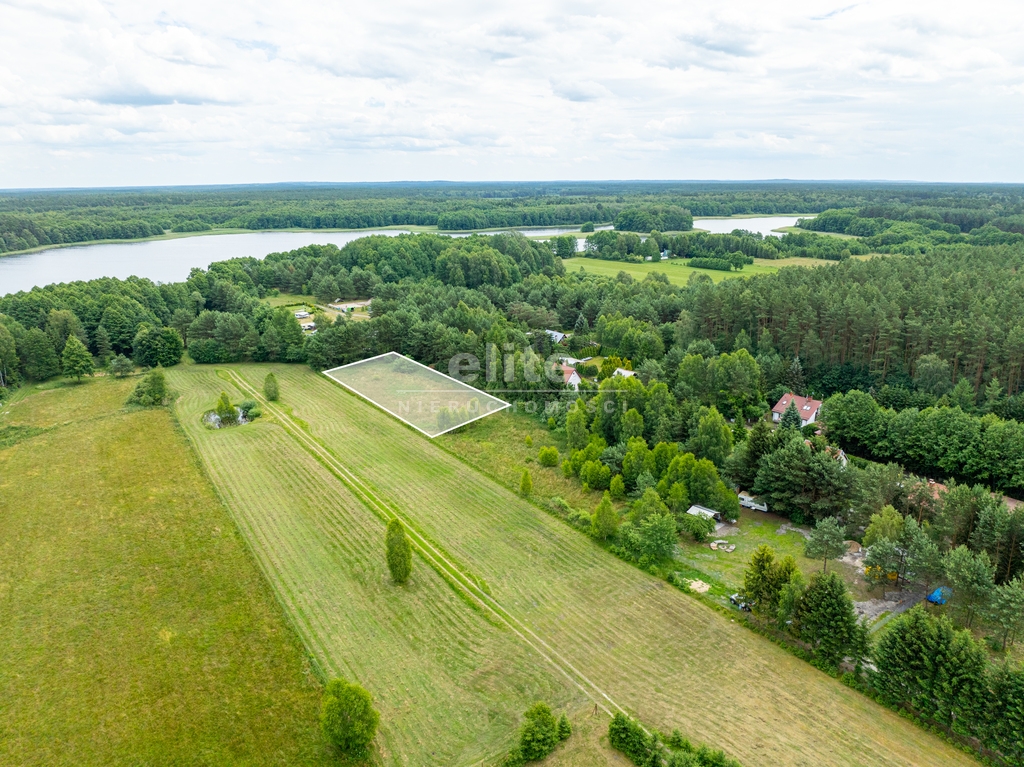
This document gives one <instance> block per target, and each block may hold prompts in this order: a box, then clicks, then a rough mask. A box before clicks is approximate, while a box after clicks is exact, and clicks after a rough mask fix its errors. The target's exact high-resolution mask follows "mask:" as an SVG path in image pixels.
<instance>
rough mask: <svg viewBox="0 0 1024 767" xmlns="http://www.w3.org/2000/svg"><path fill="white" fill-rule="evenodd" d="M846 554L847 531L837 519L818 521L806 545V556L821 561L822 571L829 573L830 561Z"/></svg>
mask: <svg viewBox="0 0 1024 767" xmlns="http://www.w3.org/2000/svg"><path fill="white" fill-rule="evenodd" d="M845 553H846V531H845V530H844V529H843V526H842V525H840V524H839V520H837V519H836V518H835V517H824V518H823V519H819V520H818V524H817V525H815V526H814V529H813V530H812V531H811V535H810V537H809V538H808V539H807V540H806V542H805V543H804V556H805V557H807V558H808V559H820V560H821V561H822V571H823V572H828V561H829V560H830V559H838V558H839V557H841V556H843V554H845Z"/></svg>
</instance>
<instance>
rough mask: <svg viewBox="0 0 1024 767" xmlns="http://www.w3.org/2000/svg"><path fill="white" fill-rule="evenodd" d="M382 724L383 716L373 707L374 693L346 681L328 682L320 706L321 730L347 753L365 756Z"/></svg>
mask: <svg viewBox="0 0 1024 767" xmlns="http://www.w3.org/2000/svg"><path fill="white" fill-rule="evenodd" d="M379 723H380V714H378V713H377V711H376V710H375V709H374V708H373V699H372V698H371V697H370V693H368V692H367V691H366V690H364V689H363V688H362V687H360V686H359V685H358V684H354V683H353V684H350V683H349V682H346V681H345V680H344V679H332V680H331V681H330V682H328V683H327V688H326V689H325V691H324V700H323V704H322V705H321V707H320V729H321V730H322V731H323V733H324V737H325V738H327V740H328V741H330V742H331V743H332V744H334V745H335V746H337V747H338V749H339V750H340V751H341V752H342V753H343V754H345V755H346V756H350V757H355V758H360V757H363V756H365V755H366V752H367V749H368V748H369V746H370V743H371V742H373V738H374V736H375V735H376V734H377V725H378V724H379Z"/></svg>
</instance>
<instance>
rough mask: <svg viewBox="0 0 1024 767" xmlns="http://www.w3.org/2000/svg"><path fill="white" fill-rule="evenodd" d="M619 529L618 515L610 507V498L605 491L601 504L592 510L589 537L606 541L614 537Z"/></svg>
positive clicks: (612, 507)
mask: <svg viewBox="0 0 1024 767" xmlns="http://www.w3.org/2000/svg"><path fill="white" fill-rule="evenodd" d="M618 527H619V515H618V513H617V512H616V511H615V507H614V506H612V499H611V496H610V495H609V494H608V492H607V491H605V494H604V496H603V497H602V498H601V502H600V503H599V504H597V508H596V509H594V516H593V518H592V520H591V528H590V529H591V535H593V536H594V537H595V538H600V539H601V540H606V539H608V538H611V537H612V536H613V535H615V531H616V530H617V529H618Z"/></svg>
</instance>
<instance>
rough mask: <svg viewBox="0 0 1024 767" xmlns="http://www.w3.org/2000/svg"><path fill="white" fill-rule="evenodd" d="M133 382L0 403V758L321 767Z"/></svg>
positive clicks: (231, 546) (302, 658)
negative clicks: (132, 405) (133, 398)
mask: <svg viewBox="0 0 1024 767" xmlns="http://www.w3.org/2000/svg"><path fill="white" fill-rule="evenodd" d="M136 380H137V379H132V378H129V379H126V380H115V379H113V378H106V377H104V378H99V379H96V380H89V381H86V382H84V383H82V384H80V385H59V384H58V385H57V386H53V385H52V384H49V385H46V386H44V387H38V388H37V387H26V388H24V389H22V390H21V391H19V392H18V394H17V395H16V401H15V402H13V403H6V404H5V405H4V406H3V407H0V410H2V411H3V412H0V764H3V765H46V766H47V767H50V766H51V765H75V766H76V767H79V766H82V765H104V766H106V765H142V764H146V765H156V764H180V765H225V764H245V765H268V766H269V765H280V764H289V765H328V764H335V763H336V761H337V760H336V758H335V757H334V755H333V754H332V752H331V750H330V747H329V746H328V745H327V744H326V743H325V742H324V741H323V739H322V738H321V736H320V732H319V728H318V727H317V714H318V711H319V705H320V694H321V690H320V685H319V683H318V681H317V679H316V678H315V676H314V675H313V674H312V673H311V669H310V667H309V665H308V663H307V661H306V654H305V652H304V650H303V648H302V646H301V644H300V642H299V641H298V638H297V637H296V635H295V634H294V632H293V631H292V630H291V629H290V628H289V626H288V625H287V623H286V621H285V618H284V615H283V613H282V611H281V610H280V608H279V606H278V605H277V603H276V602H275V600H274V597H273V594H272V592H271V591H270V589H269V588H268V587H267V585H266V583H265V582H264V580H263V578H262V577H261V575H260V573H259V571H258V569H257V567H256V564H255V562H253V560H252V558H251V557H250V556H249V555H248V553H247V552H246V548H245V547H246V544H245V542H244V540H243V538H242V536H240V535H239V534H238V532H237V530H236V528H235V525H234V523H233V522H232V520H231V518H230V517H229V516H228V513H227V511H226V509H225V508H224V507H223V505H222V504H221V503H220V501H219V499H218V498H217V496H216V494H215V493H214V491H213V488H212V487H211V486H210V484H209V482H208V481H207V479H206V478H205V477H204V476H203V474H202V472H201V471H200V469H199V466H198V463H197V462H196V459H195V457H194V455H193V453H192V451H191V450H190V449H189V446H188V443H187V442H186V440H185V438H184V435H182V434H181V432H180V431H179V430H178V429H177V427H176V425H175V423H174V420H173V418H172V416H171V413H169V412H168V411H167V410H166V409H151V410H134V411H127V410H125V409H123V407H122V404H123V403H124V400H125V398H126V397H127V396H128V394H129V392H130V391H131V389H132V387H133V386H134V385H135V382H136Z"/></svg>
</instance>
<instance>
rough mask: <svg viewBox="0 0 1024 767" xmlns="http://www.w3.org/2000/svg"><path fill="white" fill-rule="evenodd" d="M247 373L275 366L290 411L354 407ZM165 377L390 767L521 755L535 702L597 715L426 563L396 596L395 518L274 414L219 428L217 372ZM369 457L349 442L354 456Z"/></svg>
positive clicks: (310, 638)
mask: <svg viewBox="0 0 1024 767" xmlns="http://www.w3.org/2000/svg"><path fill="white" fill-rule="evenodd" d="M244 369H245V371H246V372H247V373H249V374H251V375H252V376H253V377H258V379H259V382H262V379H263V376H264V375H265V374H266V372H267V371H268V370H270V369H273V370H275V372H276V374H277V375H278V376H279V378H280V379H281V384H282V399H283V401H284V403H285V404H286V405H293V404H294V403H297V402H300V401H301V400H302V398H303V397H306V396H310V395H314V396H315V395H317V393H318V392H319V391H323V392H326V393H327V394H328V395H332V396H344V397H348V398H351V399H353V400H354V399H355V398H354V397H351V396H350V395H343V394H342V390H341V387H340V386H338V385H337V384H334V383H332V382H330V381H329V380H328V379H326V378H325V377H323V376H320V375H318V374H314V373H313V372H312V371H310V370H308V369H307V368H298V367H295V366H290V367H289V366H274V367H271V366H248V367H246V368H244ZM296 376H298V379H297V380H300V381H303V380H305V379H312V380H314V381H316V380H320V382H321V383H320V388H319V389H318V388H317V387H315V386H314V387H311V389H310V390H309V391H300V390H299V389H298V387H297V386H296V385H293V383H292V381H293V378H295V377H296ZM168 379H169V381H170V383H171V385H172V386H173V387H174V388H175V389H176V390H177V391H178V392H180V393H181V397H180V399H179V400H178V402H177V403H176V406H175V408H176V412H177V413H178V416H179V419H180V422H181V424H182V427H183V428H184V430H185V431H186V433H187V434H188V437H189V439H190V440H191V441H192V443H193V445H194V446H195V448H196V449H197V451H198V453H199V455H200V456H201V458H202V461H203V463H204V465H205V466H206V468H207V471H208V472H209V474H210V476H211V477H212V478H213V480H214V482H215V483H216V485H217V487H218V489H219V490H220V493H221V495H222V497H223V498H224V500H225V503H226V504H227V506H228V508H229V509H230V511H231V513H232V515H233V516H234V518H235V521H236V523H237V525H238V527H239V528H240V529H241V530H242V531H243V534H244V535H245V537H246V538H247V539H248V541H249V544H250V546H251V548H252V550H253V553H254V554H255V556H256V558H257V560H258V561H259V564H260V567H261V569H262V570H263V572H264V574H265V576H266V578H267V580H268V582H269V583H270V584H271V585H272V587H273V589H274V591H275V593H276V594H277V596H278V599H279V600H280V601H281V603H282V604H283V605H284V606H285V609H286V611H287V613H288V615H289V617H290V619H291V621H292V622H293V624H294V625H295V627H296V628H297V630H298V632H299V633H300V635H301V636H302V638H303V641H304V642H305V643H306V645H307V647H308V648H309V649H310V651H311V653H312V654H313V655H314V656H315V658H316V659H317V660H318V662H319V663H320V664H321V666H322V667H323V668H324V670H325V672H326V673H327V674H328V675H338V676H344V677H346V678H349V679H355V680H358V681H359V682H360V684H362V685H363V686H365V687H366V688H367V689H368V690H369V691H370V692H371V694H372V695H373V696H374V701H375V705H376V707H377V708H378V710H379V711H380V712H381V732H380V734H379V735H378V738H377V743H378V746H379V750H380V753H381V756H382V757H383V760H384V762H385V763H386V764H410V765H420V764H475V763H478V762H480V760H481V759H490V758H493V757H495V756H497V755H500V754H502V753H503V752H504V751H506V750H507V749H508V748H509V747H510V746H511V744H512V739H513V738H514V734H515V731H516V729H517V727H518V724H519V716H520V714H521V712H522V711H524V710H525V709H526V708H527V707H528V706H529V705H530V704H531V703H533V702H534V701H536V700H538V699H543V700H546V701H548V702H549V703H550V704H551V705H552V706H553V707H555V708H566V707H568V708H569V710H570V711H571V712H577V711H578V710H580V709H581V708H583V707H585V706H586V699H585V698H583V697H582V695H581V694H580V693H579V692H578V691H576V689H575V688H574V687H572V686H571V685H569V683H568V682H567V681H566V680H565V678H564V677H562V676H560V675H558V674H553V673H552V672H551V670H550V667H549V666H547V665H546V663H545V661H544V660H543V659H542V658H540V657H539V656H536V655H534V654H531V652H530V650H529V649H528V648H527V647H525V646H523V645H522V644H521V643H520V642H518V641H517V640H516V639H515V637H514V635H513V634H512V633H511V632H508V631H504V630H502V629H499V628H498V627H496V626H495V625H494V624H493V623H490V622H488V620H487V618H485V617H484V615H483V614H481V613H480V612H477V611H475V610H474V609H473V608H472V607H470V606H469V605H468V604H467V603H466V602H464V601H463V600H462V599H460V596H459V595H458V594H457V593H456V592H455V591H454V590H453V589H452V588H451V587H450V586H449V585H448V584H447V583H445V581H444V580H443V579H442V578H441V577H440V576H439V575H438V574H437V573H436V572H435V571H434V570H432V569H430V567H428V566H427V565H426V564H425V563H424V562H422V561H416V562H415V563H414V571H413V577H412V579H411V581H410V583H409V584H408V585H407V586H406V587H404V588H400V587H396V586H394V585H393V584H392V583H391V581H390V577H389V575H388V573H387V567H386V564H385V561H384V546H383V541H384V522H383V521H382V520H381V519H380V518H378V517H377V516H375V515H374V514H373V513H371V512H370V511H369V510H368V509H367V508H366V507H365V506H363V505H362V503H361V502H360V501H359V500H358V499H357V498H356V497H355V496H354V495H353V494H352V493H351V492H350V491H349V490H348V489H347V488H346V486H345V485H343V484H342V483H341V482H340V481H338V480H337V478H336V477H335V476H334V475H332V474H331V473H330V472H329V471H328V469H327V468H326V467H325V466H324V465H323V464H322V463H321V462H318V461H317V460H316V459H315V458H313V457H312V456H311V455H310V454H309V453H307V452H306V451H304V450H303V449H302V448H301V447H300V446H299V445H298V443H296V441H295V440H294V439H293V438H292V437H291V436H289V434H288V433H287V432H286V431H285V430H284V429H283V428H281V425H280V423H278V422H274V420H273V418H272V417H271V414H270V412H269V409H267V410H266V414H265V416H264V417H263V418H261V419H259V420H257V421H256V422H255V423H252V424H249V425H246V426H241V427H235V428H232V429H224V430H219V431H213V430H208V429H206V428H204V427H203V426H202V425H201V423H200V416H201V414H202V413H203V411H204V410H206V409H208V408H209V407H210V406H211V404H212V403H213V402H215V401H216V399H217V397H218V395H219V393H220V392H221V391H228V392H231V394H230V396H231V397H232V398H233V399H235V400H236V401H237V400H238V399H241V398H242V395H241V394H240V393H239V392H238V391H237V390H235V389H233V388H232V385H231V383H230V382H229V381H227V380H225V379H224V378H222V377H219V376H218V375H217V372H216V371H215V370H213V369H212V368H210V367H205V366H204V367H200V366H190V367H177V368H172V369H170V370H168ZM362 408H363V409H364V410H365V412H366V413H367V414H373V415H376V414H377V413H378V411H376V410H374V409H371V408H370V407H369V406H365V405H363V406H362ZM382 417H383V418H388V417H387V416H382ZM391 422H392V423H394V422H393V421H391ZM401 430H402V433H403V434H404V435H405V437H406V439H409V438H415V439H420V437H419V435H415V437H414V432H412V431H410V430H406V429H405V427H401ZM368 447H369V446H363V445H355V444H353V445H348V446H345V448H344V451H343V453H349V452H352V451H353V450H364V449H367V448H368ZM404 468H405V467H404V466H403V465H401V464H398V465H396V466H395V467H394V469H395V471H396V472H400V471H403V470H404Z"/></svg>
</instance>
